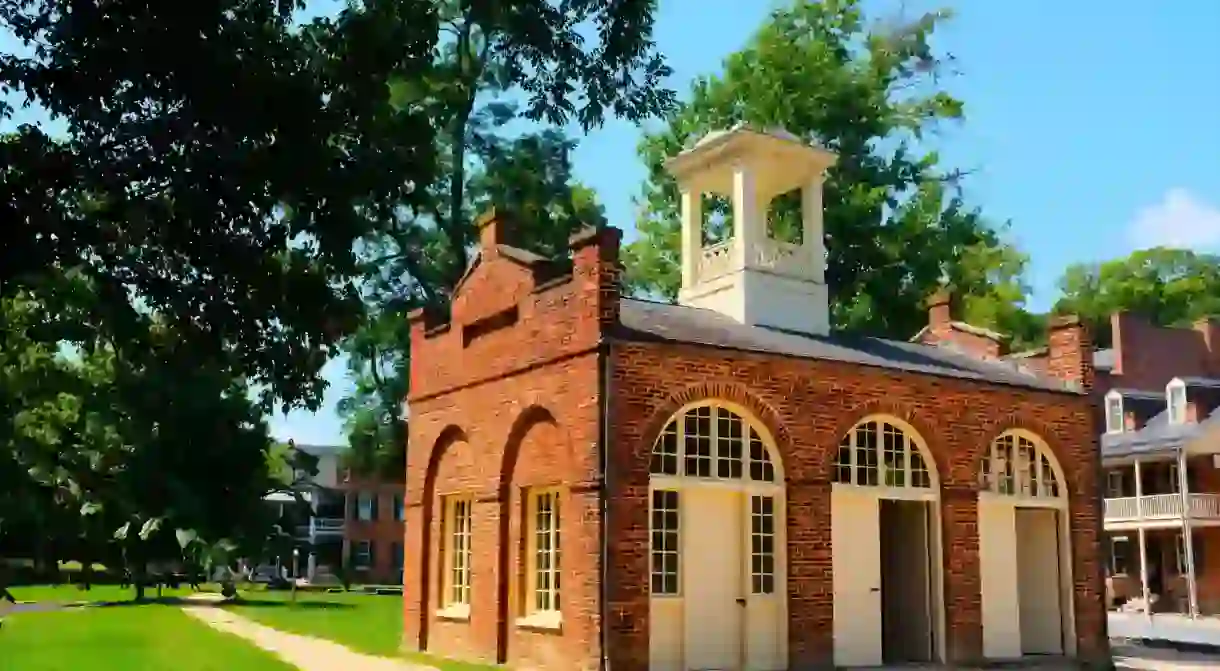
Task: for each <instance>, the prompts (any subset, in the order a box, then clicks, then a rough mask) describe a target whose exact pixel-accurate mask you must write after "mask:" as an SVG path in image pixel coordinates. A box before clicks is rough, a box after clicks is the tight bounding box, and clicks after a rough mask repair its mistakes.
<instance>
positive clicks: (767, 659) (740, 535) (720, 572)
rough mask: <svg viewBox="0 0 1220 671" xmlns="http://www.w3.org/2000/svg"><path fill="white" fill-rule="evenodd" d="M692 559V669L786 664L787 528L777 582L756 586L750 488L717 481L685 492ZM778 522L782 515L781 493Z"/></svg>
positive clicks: (687, 649) (685, 552)
mask: <svg viewBox="0 0 1220 671" xmlns="http://www.w3.org/2000/svg"><path fill="white" fill-rule="evenodd" d="M682 496H683V506H682V507H683V509H684V514H683V516H682V518H683V523H684V531H685V533H683V534H682V536H683V542H682V560H683V563H684V564H685V577H684V579H683V588H684V595H683V596H684V598H683V601H684V604H683V605H684V608H683V611H684V613H683V614H684V617H683V620H684V622H683V626H684V633H683V649H684V653H685V654H684V655H683V657H684V658H685V660H684V661H685V664H684V666H685V667H686V669H688V670H690V671H712V670H715V671H721V670H726V671H727V670H729V669H734V670H736V669H746V670H747V671H773V670H778V669H785V668H787V660H786V659H785V658H784V657H785V655H784V654H783V650H784V642H785V641H786V639H787V636H788V628H787V621H786V619H785V618H784V617H783V616H782V607H783V603H782V599H783V598H784V595H785V594H786V591H785V590H784V588H783V583H782V580H781V576H782V572H781V571H780V570H779V569H780V566H779V564H780V563H781V561H780V560H781V558H782V556H783V552H782V545H781V540H782V535H781V534H780V533H778V529H773V530H772V533H773V534H774V540H773V543H774V546H773V548H774V549H773V555H774V559H773V561H774V574H775V579H774V583H772V584H773V590H772V593H770V594H754V593H752V592H753V591H754V590H753V589H752V588H751V571H750V560H751V553H750V550H751V545H750V543H751V515H750V505H751V495H750V494H749V493H746V492H742V491H738V490H730V489H721V488H716V487H692V488H689V489H685V490H684V491H683V492H682ZM772 501H773V504H774V506H775V508H774V510H775V513H774V524H776V525H778V524H779V523H780V520H781V519H782V515H781V514H780V510H779V507H780V506H779V503H780V502H779V501H778V500H775V499H772Z"/></svg>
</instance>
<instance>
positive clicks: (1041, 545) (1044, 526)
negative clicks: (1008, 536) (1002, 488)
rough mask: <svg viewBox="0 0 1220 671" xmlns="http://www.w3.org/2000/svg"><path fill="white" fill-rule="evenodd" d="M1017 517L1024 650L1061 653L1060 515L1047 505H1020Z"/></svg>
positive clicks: (1034, 653)
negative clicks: (1033, 506)
mask: <svg viewBox="0 0 1220 671" xmlns="http://www.w3.org/2000/svg"><path fill="white" fill-rule="evenodd" d="M1016 516H1017V519H1016V530H1017V533H1016V535H1017V582H1018V584H1019V585H1020V589H1019V594H1018V597H1019V598H1018V602H1019V604H1020V610H1021V652H1023V653H1025V654H1027V655H1028V654H1033V655H1060V654H1063V618H1062V613H1061V612H1060V610H1061V609H1060V597H1061V593H1062V589H1061V587H1060V584H1059V581H1060V576H1059V519H1058V515H1057V514H1056V511H1054V510H1049V509H1046V508H1018V509H1017V512H1016Z"/></svg>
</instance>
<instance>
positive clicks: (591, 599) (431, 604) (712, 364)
mask: <svg viewBox="0 0 1220 671" xmlns="http://www.w3.org/2000/svg"><path fill="white" fill-rule="evenodd" d="M493 223H494V222H493ZM481 239H482V240H483V245H484V246H483V250H482V253H481V259H480V261H479V262H478V265H477V266H476V268H475V269H474V271H473V272H472V273H471V274H470V275H469V276H468V278H467V279H466V280H465V282H464V283H463V284H462V285H461V287H460V290H459V292H458V295H457V298H456V300H455V301H454V306H453V311H452V316H451V318H450V319H449V320H448V322H446V323H441V322H440V321H439V320H435V319H432V318H427V317H425V316H424V315H422V314H415V315H413V316H412V370H411V397H410V399H409V402H410V407H411V421H410V445H411V449H410V450H409V452H408V464H407V474H406V477H407V482H406V487H407V492H408V501H407V503H408V508H407V524H406V528H407V530H408V533H407V550H406V554H407V566H406V576H405V589H406V596H405V599H404V620H405V624H404V645H405V646H406V647H408V648H415V649H421V648H422V649H427V650H429V651H432V652H435V653H439V654H442V655H447V656H454V657H465V658H474V659H481V660H488V661H504V662H507V663H508V664H509V665H510V666H511V667H513V668H515V669H518V670H525V669H550V670H554V671H560V670H562V671H572V670H577V671H579V670H584V669H595V668H598V666H599V662H600V660H599V659H598V656H599V653H600V646H599V641H598V637H599V633H600V632H601V631H602V625H603V623H602V621H601V613H602V604H601V602H600V586H601V566H600V565H599V561H600V553H599V543H600V542H601V539H602V528H601V524H602V521H603V520H607V521H608V523H609V524H610V525H611V526H610V527H608V528H607V529H606V534H607V537H608V538H609V539H610V555H609V559H608V565H607V567H606V568H607V571H608V573H609V575H608V577H607V580H606V586H607V588H608V591H609V593H608V595H607V598H608V603H607V604H605V607H606V609H607V610H606V613H607V617H608V621H607V622H605V623H604V624H605V628H606V633H605V635H606V636H607V639H608V640H607V648H606V650H607V654H608V655H609V656H610V660H609V661H610V664H611V666H612V667H613V668H615V669H616V671H644V670H645V669H647V667H648V648H649V646H648V579H647V577H648V561H649V557H648V546H649V543H648V540H649V539H648V537H647V530H648V517H647V516H648V500H647V491H648V463H649V457H648V454H649V451H650V450H651V447H652V443H653V440H654V438H655V436H656V434H657V433H658V432H659V431H660V430H661V428H662V425H663V424H664V422H665V421H666V420H667V419H668V417H669V416H670V415H671V414H672V412H674V411H675V410H677V409H678V407H679V406H681V405H682V404H683V403H685V402H687V401H690V400H696V399H698V398H706V397H719V398H726V399H728V400H731V401H735V402H737V403H740V404H742V405H744V406H746V407H748V408H750V409H752V410H753V411H754V412H756V413H757V414H758V415H759V416H761V417H762V418H764V421H766V422H767V423H768V425H769V428H770V429H771V430H772V432H773V434H774V435H775V436H776V437H777V439H778V441H779V443H780V450H781V455H782V457H783V459H784V462H785V464H784V465H785V468H786V469H787V476H788V485H789V489H788V494H787V503H788V515H787V518H788V523H789V527H788V539H789V547H788V575H789V593H790V595H789V615H790V618H791V624H790V638H791V640H790V646H789V647H790V655H791V661H792V665H793V667H794V668H803V667H806V666H807V665H811V664H812V665H820V664H825V663H827V662H829V661H830V655H831V650H832V637H833V631H832V623H831V617H832V612H833V611H832V578H831V573H830V571H831V550H830V546H829V540H830V498H829V497H830V464H831V460H832V456H833V454H834V452H835V448H836V446H837V445H838V442H839V440H840V438H841V437H842V435H843V434H844V433H846V432H847V431H848V430H850V428H851V427H852V426H853V425H854V424H855V423H856V422H857V421H858V420H860V419H862V418H863V417H865V416H866V415H868V414H870V413H874V412H887V413H892V414H895V415H898V416H899V417H901V418H903V419H905V420H906V421H908V422H909V423H911V424H912V425H914V426H915V427H916V428H917V429H918V430H919V431H920V433H921V434H922V436H923V438H924V439H925V440H926V442H927V443H928V444H929V446H930V448H931V450H932V452H933V455H934V457H935V461H936V467H937V470H938V472H939V473H940V477H941V479H942V482H943V485H944V487H943V491H942V510H941V512H942V523H943V542H944V547H945V574H946V582H945V601H946V609H947V616H948V618H949V623H948V624H949V626H948V629H949V650H948V653H949V656H950V657H951V658H952V659H954V660H977V659H978V657H979V656H980V654H981V648H982V631H981V623H980V601H981V597H980V592H979V590H980V583H979V565H978V529H977V519H978V517H977V501H978V493H977V492H978V487H977V480H978V478H977V474H978V469H979V467H980V455H981V453H982V452H981V451H982V450H983V449H984V448H985V447H986V446H987V445H988V444H989V442H990V441H991V440H992V439H993V438H994V437H996V436H997V435H999V434H1000V433H1001V432H1002V431H1004V430H1006V429H1008V428H1013V427H1021V428H1025V429H1028V430H1031V431H1034V432H1036V433H1038V434H1039V435H1041V436H1043V437H1044V438H1045V440H1046V441H1047V442H1048V444H1049V445H1050V446H1051V448H1052V449H1053V450H1054V452H1055V453H1056V454H1057V455H1058V457H1059V460H1060V462H1061V463H1062V465H1063V468H1064V470H1065V471H1066V473H1067V477H1068V482H1067V483H1065V484H1066V487H1067V490H1068V491H1069V495H1070V504H1071V506H1070V510H1071V516H1072V530H1073V538H1072V543H1073V558H1074V567H1073V575H1074V577H1075V580H1076V603H1075V615H1076V624H1077V631H1078V636H1079V648H1080V652H1081V654H1082V656H1084V657H1086V658H1090V659H1096V658H1100V657H1102V656H1104V655H1105V654H1107V652H1108V647H1107V641H1106V639H1105V621H1104V609H1103V607H1102V598H1101V595H1102V593H1103V592H1102V586H1103V584H1102V573H1101V566H1100V564H1099V557H1098V553H1097V537H1098V533H1099V531H1100V526H1099V519H1098V513H1099V509H1098V502H1099V496H1098V483H1097V481H1096V475H1097V473H1098V472H1099V467H1098V452H1097V435H1098V430H1097V428H1096V417H1095V412H1094V410H1093V408H1092V407H1091V405H1090V402H1089V400H1088V398H1087V397H1083V396H1074V395H1068V394H1053V393H1048V392H1036V391H1030V390H1022V389H1015V388H1006V387H997V386H989V385H983V384H977V383H970V382H965V381H959V380H951V379H945V378H936V377H930V376H917V375H909V374H903V373H899V372H896V371H890V370H883V369H878V368H869V367H863V366H855V365H847V364H839V363H833V362H825V361H800V360H793V359H786V358H781V357H774V356H762V355H750V354H743V353H740V352H727V351H721V350H715V349H710V348H699V347H695V346H686V345H662V344H653V345H643V344H616V345H612V346H611V348H612V349H611V350H610V351H607V350H606V349H605V346H604V345H603V334H604V333H605V332H606V331H607V330H608V328H609V327H610V326H611V325H612V324H614V323H615V322H616V320H617V308H618V305H619V302H618V294H617V288H616V287H617V284H616V282H617V272H618V266H617V249H618V247H617V239H616V235H615V233H611V232H606V233H604V234H603V235H602V236H601V237H600V238H586V239H582V240H576V241H574V267H575V269H574V272H573V274H572V277H571V279H570V280H567V281H563V280H558V281H556V280H548V281H542V280H540V279H539V276H538V275H537V274H536V273H535V271H534V270H531V268H530V267H529V264H526V263H523V262H522V261H521V260H520V258H516V257H514V256H513V255H512V254H511V253H505V252H504V251H503V250H502V249H500V248H498V247H497V244H498V241H502V240H503V239H505V236H504V235H503V234H502V232H498V231H496V230H490V231H489V230H488V229H487V228H484V234H483V236H482V237H481ZM488 325H494V326H496V328H492V327H490V326H488ZM475 335H477V337H474V336H475ZM1074 337H1077V338H1078V342H1079V338H1081V337H1083V338H1084V339H1085V340H1086V341H1087V336H1083V335H1078V336H1074ZM603 357H608V358H609V360H610V363H609V365H610V366H611V368H612V372H611V381H612V384H613V388H612V390H611V392H610V393H609V395H608V400H609V402H610V403H611V409H610V411H611V413H612V414H611V416H610V419H609V427H610V431H611V435H610V436H609V442H608V448H607V449H608V450H609V464H608V473H607V476H606V477H607V482H606V484H605V490H604V491H605V494H606V498H607V499H608V502H607V504H608V505H609V506H610V510H609V513H608V515H606V516H604V517H603V515H602V511H601V508H600V506H601V505H602V504H603V502H602V500H601V499H602V497H601V496H600V494H601V493H602V489H601V484H602V483H601V482H599V473H600V462H599V459H600V457H601V455H600V454H599V449H598V447H599V444H600V443H599V438H600V437H599V436H598V429H599V416H600V410H599V401H601V400H602V398H603V396H602V394H601V388H600V384H601V375H599V367H600V366H601V363H602V361H603ZM1056 372H1057V373H1059V374H1063V375H1071V374H1076V375H1080V374H1083V373H1087V372H1088V369H1087V367H1085V366H1083V365H1082V366H1077V368H1076V370H1075V371H1074V372H1073V370H1072V366H1071V363H1070V362H1065V361H1060V362H1059V363H1058V364H1057V366H1056ZM550 485H562V486H563V487H564V490H565V492H566V493H565V498H564V499H563V500H562V510H563V511H564V512H563V514H562V515H561V530H562V557H563V567H562V568H563V576H562V582H563V593H562V603H563V606H562V611H563V625H562V628H561V629H560V630H558V631H533V630H526V629H522V628H520V627H518V626H517V624H516V622H515V620H516V618H517V616H518V615H519V614H520V613H521V607H520V603H521V597H522V594H521V593H520V592H521V585H522V576H520V574H519V568H518V566H519V565H520V561H519V553H520V548H521V547H522V542H523V539H522V538H521V528H522V524H521V522H522V500H523V496H524V493H525V492H526V491H527V488H529V487H534V486H550ZM448 494H462V495H468V496H473V497H474V501H475V505H474V512H473V516H472V517H473V538H472V548H473V550H472V552H473V555H474V558H473V570H472V573H473V576H472V592H473V594H472V603H471V615H470V617H469V619H463V620H459V621H454V620H443V619H441V618H440V617H439V616H438V614H437V610H438V607H439V605H440V603H441V600H440V598H439V595H438V591H439V585H440V575H439V566H440V564H441V550H440V545H441V542H440V541H441V531H440V524H441V517H442V516H441V512H440V511H441V508H442V502H443V500H444V499H443V497H444V496H446V495H448Z"/></svg>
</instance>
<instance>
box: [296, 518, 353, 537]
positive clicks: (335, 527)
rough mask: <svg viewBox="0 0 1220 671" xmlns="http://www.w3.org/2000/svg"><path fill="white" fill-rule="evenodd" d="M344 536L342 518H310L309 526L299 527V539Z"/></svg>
mask: <svg viewBox="0 0 1220 671" xmlns="http://www.w3.org/2000/svg"><path fill="white" fill-rule="evenodd" d="M342 535H343V518H342V517H313V518H310V520H309V524H307V525H306V524H302V525H301V526H299V527H297V537H299V538H309V537H318V536H342Z"/></svg>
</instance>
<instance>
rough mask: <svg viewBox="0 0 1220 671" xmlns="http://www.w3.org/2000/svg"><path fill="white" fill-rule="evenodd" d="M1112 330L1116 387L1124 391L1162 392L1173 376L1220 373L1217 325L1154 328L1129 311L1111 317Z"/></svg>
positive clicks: (1204, 324) (1219, 343)
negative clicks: (1146, 390)
mask: <svg viewBox="0 0 1220 671" xmlns="http://www.w3.org/2000/svg"><path fill="white" fill-rule="evenodd" d="M1110 327H1111V329H1112V331H1113V337H1114V350H1115V364H1114V376H1115V378H1116V380H1115V385H1116V386H1121V387H1124V388H1127V389H1148V390H1163V389H1164V388H1165V385H1166V384H1168V383H1169V381H1170V380H1172V379H1173V378H1175V377H1184V376H1192V375H1194V376H1209V375H1213V374H1220V365H1218V364H1220V349H1213V348H1217V347H1220V339H1218V338H1216V337H1215V335H1216V333H1215V332H1216V330H1217V329H1216V325H1215V324H1213V323H1211V322H1209V321H1200V322H1199V323H1198V324H1196V325H1195V326H1194V328H1191V327H1181V328H1173V327H1162V326H1153V325H1152V324H1151V323H1149V322H1148V321H1147V320H1145V319H1143V318H1141V317H1139V316H1137V315H1134V314H1131V313H1129V312H1118V313H1115V314H1114V315H1113V316H1111V318H1110Z"/></svg>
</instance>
